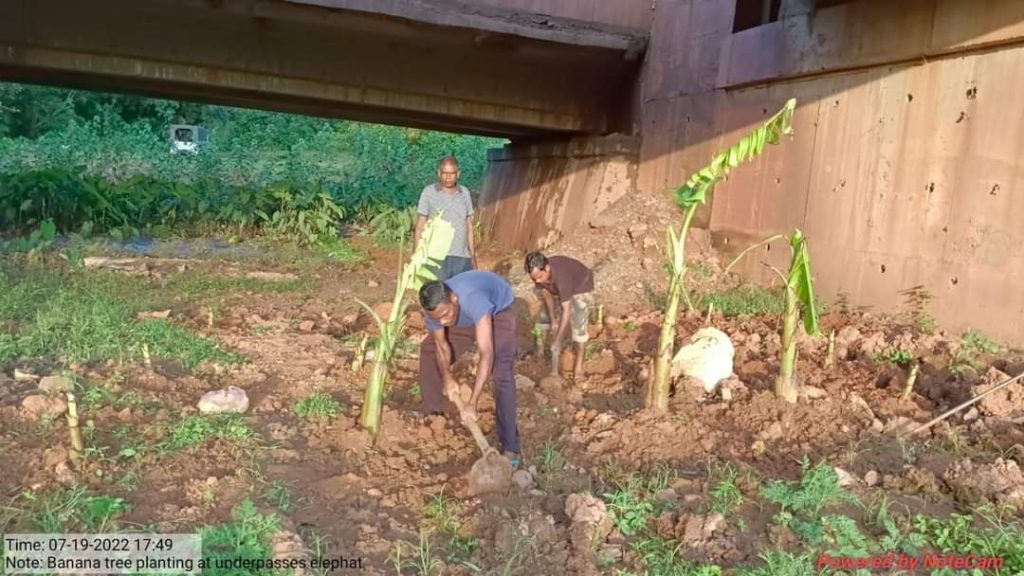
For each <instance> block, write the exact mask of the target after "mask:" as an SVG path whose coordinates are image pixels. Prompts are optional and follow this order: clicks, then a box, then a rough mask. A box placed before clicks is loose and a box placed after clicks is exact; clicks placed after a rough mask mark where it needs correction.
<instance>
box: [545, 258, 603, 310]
mask: <svg viewBox="0 0 1024 576" xmlns="http://www.w3.org/2000/svg"><path fill="white" fill-rule="evenodd" d="M548 263H549V264H550V265H551V280H550V284H548V286H546V288H547V289H548V291H550V292H551V293H552V294H555V295H556V296H558V297H559V298H561V299H562V301H565V300H568V299H569V298H572V297H573V296H575V295H577V294H586V293H587V292H593V291H594V274H593V272H591V270H590V268H587V267H586V266H584V265H583V263H582V262H580V261H579V260H576V259H575V258H569V257H568V256H550V257H548Z"/></svg>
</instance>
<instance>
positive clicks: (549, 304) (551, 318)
mask: <svg viewBox="0 0 1024 576" xmlns="http://www.w3.org/2000/svg"><path fill="white" fill-rule="evenodd" d="M540 293H541V296H542V297H543V298H544V307H545V308H547V309H548V322H549V323H550V324H551V328H552V329H553V328H554V327H555V319H556V318H555V297H554V296H552V295H551V292H548V291H547V289H546V288H542V289H541V291H540ZM552 334H553V332H552Z"/></svg>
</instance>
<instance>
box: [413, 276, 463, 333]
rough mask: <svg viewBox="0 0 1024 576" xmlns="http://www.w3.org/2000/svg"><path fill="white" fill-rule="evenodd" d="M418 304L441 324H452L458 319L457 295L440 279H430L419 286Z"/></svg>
mask: <svg viewBox="0 0 1024 576" xmlns="http://www.w3.org/2000/svg"><path fill="white" fill-rule="evenodd" d="M420 306H422V307H423V311H424V312H426V314H427V316H428V317H429V318H430V319H431V320H433V321H435V322H437V323H438V324H440V325H442V326H453V325H454V324H455V322H457V321H458V319H459V297H458V296H456V295H455V293H454V292H452V289H451V288H449V287H448V285H447V284H445V283H444V282H441V281H440V280H431V281H430V282H427V283H426V284H424V285H423V287H421V288H420Z"/></svg>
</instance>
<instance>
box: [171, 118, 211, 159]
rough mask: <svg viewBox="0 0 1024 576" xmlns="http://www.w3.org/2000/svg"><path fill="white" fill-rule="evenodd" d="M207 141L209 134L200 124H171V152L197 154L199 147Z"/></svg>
mask: <svg viewBox="0 0 1024 576" xmlns="http://www.w3.org/2000/svg"><path fill="white" fill-rule="evenodd" d="M209 141H210V135H209V134H208V133H207V131H206V128H203V127H202V126H195V125H192V124H172V125H171V154H198V153H199V148H200V147H202V146H203V145H204V144H207V143H209Z"/></svg>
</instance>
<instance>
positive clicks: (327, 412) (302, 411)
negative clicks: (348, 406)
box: [295, 392, 341, 422]
mask: <svg viewBox="0 0 1024 576" xmlns="http://www.w3.org/2000/svg"><path fill="white" fill-rule="evenodd" d="M340 413H341V404H340V403H339V402H338V401H337V400H335V399H334V398H331V396H330V394H327V393H325V392H314V393H312V394H310V395H309V396H306V397H305V398H303V399H302V400H299V402H298V403H297V404H296V405H295V414H297V415H298V416H299V418H303V419H305V420H310V421H320V422H326V421H330V420H334V419H335V418H337V417H338V414H340Z"/></svg>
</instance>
